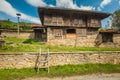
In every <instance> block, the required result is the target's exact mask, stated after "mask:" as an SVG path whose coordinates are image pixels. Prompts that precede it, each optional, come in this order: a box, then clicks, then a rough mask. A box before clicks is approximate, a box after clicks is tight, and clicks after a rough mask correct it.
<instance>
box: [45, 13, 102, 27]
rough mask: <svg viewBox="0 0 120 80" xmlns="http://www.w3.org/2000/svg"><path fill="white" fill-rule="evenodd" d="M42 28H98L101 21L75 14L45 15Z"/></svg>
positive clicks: (93, 17)
mask: <svg viewBox="0 0 120 80" xmlns="http://www.w3.org/2000/svg"><path fill="white" fill-rule="evenodd" d="M43 20H44V21H43V24H44V26H71V27H100V26H101V19H99V18H97V17H95V16H89V15H88V16H85V15H77V14H72V15H68V14H64V15H63V14H57V15H56V14H45V15H44V19H43Z"/></svg>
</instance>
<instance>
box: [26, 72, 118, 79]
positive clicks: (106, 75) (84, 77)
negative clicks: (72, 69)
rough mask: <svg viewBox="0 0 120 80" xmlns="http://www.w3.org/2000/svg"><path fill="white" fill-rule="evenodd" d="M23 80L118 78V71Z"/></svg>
mask: <svg viewBox="0 0 120 80" xmlns="http://www.w3.org/2000/svg"><path fill="white" fill-rule="evenodd" d="M24 80H120V73H115V74H92V75H83V76H72V77H55V78H43V77H42V78H40V77H38V78H34V77H30V78H26V79H24Z"/></svg>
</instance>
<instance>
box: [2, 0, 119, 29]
mask: <svg viewBox="0 0 120 80" xmlns="http://www.w3.org/2000/svg"><path fill="white" fill-rule="evenodd" d="M39 6H44V7H62V8H71V9H82V10H94V11H102V12H109V13H113V12H115V11H116V10H118V9H120V0H0V20H4V19H10V20H11V21H14V22H17V17H16V13H21V18H20V21H26V22H32V23H37V24H40V23H41V22H40V20H39V16H38V12H37V7H39ZM107 20H108V19H105V20H103V21H102V25H103V27H105V25H106V22H107Z"/></svg>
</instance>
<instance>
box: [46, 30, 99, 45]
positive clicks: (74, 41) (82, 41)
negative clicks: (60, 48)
mask: <svg viewBox="0 0 120 80" xmlns="http://www.w3.org/2000/svg"><path fill="white" fill-rule="evenodd" d="M63 32H65V29H64V28H63ZM66 35H67V34H65V33H64V34H63V35H62V38H55V37H54V34H53V31H52V29H51V28H47V43H48V44H50V45H66V46H87V47H94V46H95V45H96V43H95V41H96V40H97V39H98V38H99V37H98V35H99V34H98V31H89V30H88V32H86V36H78V34H77V33H76V38H70V39H67V38H66Z"/></svg>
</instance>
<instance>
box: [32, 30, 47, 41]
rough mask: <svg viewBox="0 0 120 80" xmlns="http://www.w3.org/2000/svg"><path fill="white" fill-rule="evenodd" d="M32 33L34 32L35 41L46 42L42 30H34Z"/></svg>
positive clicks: (45, 35)
mask: <svg viewBox="0 0 120 80" xmlns="http://www.w3.org/2000/svg"><path fill="white" fill-rule="evenodd" d="M34 32H35V39H36V40H39V41H42V42H46V40H47V34H46V30H44V29H34Z"/></svg>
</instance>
